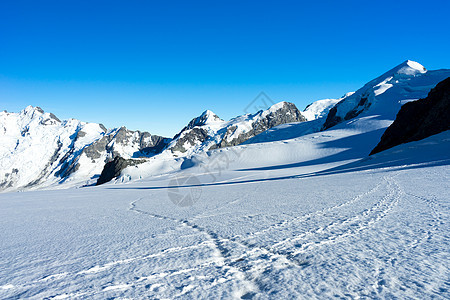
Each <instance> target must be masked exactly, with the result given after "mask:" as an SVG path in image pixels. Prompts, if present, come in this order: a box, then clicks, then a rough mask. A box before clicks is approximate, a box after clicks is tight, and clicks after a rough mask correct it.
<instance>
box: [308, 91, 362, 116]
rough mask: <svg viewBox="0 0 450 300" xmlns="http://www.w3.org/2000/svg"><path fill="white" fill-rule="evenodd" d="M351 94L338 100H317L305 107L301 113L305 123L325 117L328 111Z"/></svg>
mask: <svg viewBox="0 0 450 300" xmlns="http://www.w3.org/2000/svg"><path fill="white" fill-rule="evenodd" d="M352 94H353V92H351V93H347V94H345V96H344V97H341V98H339V99H323V100H317V101H315V102H313V103H311V104H309V105H308V106H306V108H305V109H304V110H303V111H302V115H303V116H305V118H306V120H307V121H313V120H316V119H319V118H323V117H326V116H327V115H328V112H329V111H330V109H332V108H333V107H334V106H335V105H336V104H337V103H339V102H340V101H341V100H342V99H344V98H346V97H349V96H350V95H352Z"/></svg>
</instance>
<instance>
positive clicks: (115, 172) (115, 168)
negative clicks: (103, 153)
mask: <svg viewBox="0 0 450 300" xmlns="http://www.w3.org/2000/svg"><path fill="white" fill-rule="evenodd" d="M144 161H145V160H136V159H124V158H122V157H120V156H116V157H115V158H114V160H112V161H110V162H108V163H107V164H106V165H105V167H104V168H103V171H102V173H101V174H100V177H99V178H98V180H97V184H96V185H100V184H103V183H106V182H108V181H110V180H112V179H113V178H116V177H117V176H119V175H120V173H121V172H122V170H123V169H125V168H126V167H129V166H136V165H139V164H141V163H143V162H144Z"/></svg>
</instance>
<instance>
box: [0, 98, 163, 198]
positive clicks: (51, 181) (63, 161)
mask: <svg viewBox="0 0 450 300" xmlns="http://www.w3.org/2000/svg"><path fill="white" fill-rule="evenodd" d="M167 142H168V140H167V139H164V138H162V137H159V136H153V135H150V134H149V133H147V132H139V131H135V132H133V131H130V130H128V129H126V128H125V127H122V128H117V129H112V130H107V129H106V128H105V127H104V126H103V125H101V124H95V123H86V122H81V121H79V120H75V119H70V120H66V121H60V120H59V119H58V118H57V117H56V116H55V115H53V114H51V113H45V112H44V111H43V110H42V109H40V108H39V107H32V106H28V107H27V108H25V109H24V110H22V111H21V112H20V113H8V112H0V190H17V189H25V188H38V187H46V186H51V185H55V184H58V183H65V184H66V185H65V186H71V185H83V184H91V183H95V181H96V177H97V176H98V175H99V174H100V172H101V171H102V169H103V166H104V164H105V162H106V161H108V160H110V159H112V158H113V157H115V156H117V155H120V156H123V157H139V156H145V155H151V153H152V151H154V149H155V147H156V149H158V148H162V147H164V145H165V144H167ZM158 151H159V150H158Z"/></svg>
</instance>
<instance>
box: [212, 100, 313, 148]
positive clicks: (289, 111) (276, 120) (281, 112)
mask: <svg viewBox="0 0 450 300" xmlns="http://www.w3.org/2000/svg"><path fill="white" fill-rule="evenodd" d="M305 121H306V118H305V117H304V116H303V115H302V114H301V112H300V111H299V110H298V109H297V107H296V106H295V105H294V104H293V103H289V102H284V104H283V106H282V107H281V108H280V109H277V110H276V111H274V112H270V113H269V114H267V115H266V116H265V117H264V118H262V119H259V120H258V121H256V122H254V123H252V127H251V128H250V130H249V131H246V132H244V133H242V134H240V135H239V136H238V137H235V138H233V139H232V140H229V137H231V136H232V135H233V133H234V132H235V130H236V129H237V128H236V127H235V126H232V127H229V128H228V129H227V131H226V133H225V135H224V136H223V138H222V140H221V141H220V143H218V144H216V145H214V146H212V147H211V148H210V149H211V150H212V149H217V148H223V147H231V146H237V145H240V144H242V143H243V142H245V141H247V140H249V139H250V138H252V137H254V136H256V135H258V134H260V133H263V132H264V131H266V130H268V129H270V128H272V127H275V126H278V125H281V124H286V123H293V122H305Z"/></svg>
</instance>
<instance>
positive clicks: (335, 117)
mask: <svg viewBox="0 0 450 300" xmlns="http://www.w3.org/2000/svg"><path fill="white" fill-rule="evenodd" d="M449 76H450V70H445V69H443V70H434V71H427V69H425V68H424V67H423V66H422V65H421V64H419V63H418V62H415V61H412V60H407V61H405V62H403V63H401V64H399V65H398V66H396V67H395V68H393V69H391V70H389V71H388V72H386V73H384V74H383V75H381V76H379V77H377V78H375V79H374V80H372V81H370V82H368V83H367V84H365V85H364V86H363V87H362V88H360V89H359V90H357V91H356V92H355V93H354V94H352V95H350V96H346V97H344V98H343V99H342V100H341V101H340V102H339V103H337V104H336V105H335V106H334V107H333V108H332V109H331V110H330V113H329V114H328V116H327V120H326V121H325V123H324V125H323V128H322V129H327V128H330V127H332V126H335V125H337V124H339V123H341V122H343V121H346V120H350V119H353V118H355V117H356V116H358V115H360V114H361V113H363V112H367V111H369V110H370V111H371V113H372V114H378V115H384V114H386V113H389V115H390V117H391V116H392V117H395V115H396V113H397V112H398V110H399V109H400V103H402V101H407V100H411V99H420V98H424V97H426V96H427V94H428V92H429V91H430V90H431V88H433V87H434V86H435V85H436V84H437V83H438V82H440V81H442V80H444V79H445V78H447V77H449Z"/></svg>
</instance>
